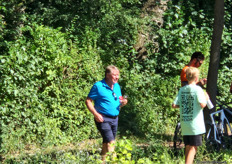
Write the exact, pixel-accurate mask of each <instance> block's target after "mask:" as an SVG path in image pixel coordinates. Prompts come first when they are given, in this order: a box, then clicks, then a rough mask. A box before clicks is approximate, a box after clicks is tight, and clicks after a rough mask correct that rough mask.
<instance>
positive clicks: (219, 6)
mask: <svg viewBox="0 0 232 164" xmlns="http://www.w3.org/2000/svg"><path fill="white" fill-rule="evenodd" d="M223 26H224V0H215V5H214V25H213V37H212V44H211V52H210V63H209V72H208V82H207V89H206V90H207V92H208V94H209V96H210V99H211V101H212V102H213V104H214V106H215V104H216V95H217V79H218V68H219V63H220V47H221V41H222V39H221V38H222V32H223ZM212 110H214V111H215V108H214V109H212ZM205 119H206V120H209V110H206V111H205Z"/></svg>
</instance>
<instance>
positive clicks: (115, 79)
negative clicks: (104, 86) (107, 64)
mask: <svg viewBox="0 0 232 164" xmlns="http://www.w3.org/2000/svg"><path fill="white" fill-rule="evenodd" d="M107 78H108V79H109V80H110V81H111V82H112V83H113V84H115V83H117V82H118V79H119V71H118V70H114V69H113V70H112V71H111V73H108V74H107Z"/></svg>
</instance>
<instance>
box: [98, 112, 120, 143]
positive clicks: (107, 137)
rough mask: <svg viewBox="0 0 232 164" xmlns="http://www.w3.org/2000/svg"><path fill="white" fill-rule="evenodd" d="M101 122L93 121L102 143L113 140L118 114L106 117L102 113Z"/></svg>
mask: <svg viewBox="0 0 232 164" xmlns="http://www.w3.org/2000/svg"><path fill="white" fill-rule="evenodd" d="M103 119H104V121H103V122H97V121H95V124H96V126H97V129H98V130H99V131H100V133H101V136H102V138H103V143H109V142H110V141H113V140H115V138H116V133H117V129H118V116H116V117H107V116H104V115H103Z"/></svg>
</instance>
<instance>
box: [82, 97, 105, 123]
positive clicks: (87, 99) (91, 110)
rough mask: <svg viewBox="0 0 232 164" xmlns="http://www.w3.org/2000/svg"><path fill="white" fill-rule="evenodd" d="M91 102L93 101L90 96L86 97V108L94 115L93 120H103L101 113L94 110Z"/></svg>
mask: <svg viewBox="0 0 232 164" xmlns="http://www.w3.org/2000/svg"><path fill="white" fill-rule="evenodd" d="M92 102H93V100H92V99H91V98H89V97H87V98H86V101H85V104H86V106H87V108H88V109H89V111H90V112H91V113H92V114H93V115H94V118H95V120H96V121H97V122H103V121H104V119H103V117H102V115H101V114H100V113H98V112H97V111H96V109H95V108H94V106H93V103H92Z"/></svg>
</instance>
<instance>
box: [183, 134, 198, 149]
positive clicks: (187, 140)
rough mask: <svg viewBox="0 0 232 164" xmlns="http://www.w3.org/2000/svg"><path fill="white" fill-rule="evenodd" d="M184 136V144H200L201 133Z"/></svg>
mask: <svg viewBox="0 0 232 164" xmlns="http://www.w3.org/2000/svg"><path fill="white" fill-rule="evenodd" d="M183 138H184V144H185V145H190V146H201V145H202V134H199V135H188V136H187V135H186V136H184V137H183Z"/></svg>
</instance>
